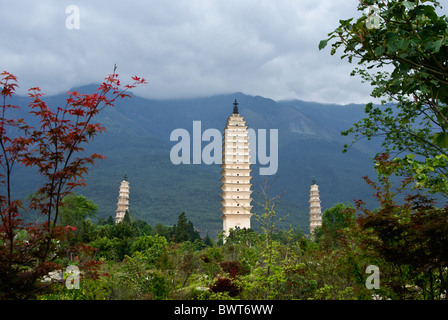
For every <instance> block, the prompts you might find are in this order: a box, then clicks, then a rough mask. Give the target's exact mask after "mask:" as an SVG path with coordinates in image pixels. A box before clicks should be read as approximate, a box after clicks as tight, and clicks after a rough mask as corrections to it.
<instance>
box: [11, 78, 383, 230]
mask: <svg viewBox="0 0 448 320" xmlns="http://www.w3.org/2000/svg"><path fill="white" fill-rule="evenodd" d="M95 88H96V87H94V86H93V85H87V86H82V87H77V88H72V89H70V90H69V91H74V90H76V91H78V92H80V93H91V92H94V90H95ZM131 95H132V99H126V100H122V101H117V103H116V106H115V107H114V108H110V109H105V110H104V111H103V112H102V113H100V114H99V116H98V118H97V120H96V121H97V122H99V123H102V124H103V125H104V126H105V127H106V132H105V133H104V134H102V135H100V136H97V137H96V138H95V139H94V141H93V142H92V143H90V144H89V145H88V146H87V148H86V151H87V152H95V153H100V154H103V155H105V156H106V157H107V160H104V161H99V162H98V163H97V164H96V165H95V166H94V167H92V168H91V169H90V171H89V174H88V175H87V177H86V179H85V180H86V183H87V186H86V187H84V188H81V189H79V190H77V192H78V193H79V194H83V195H85V196H86V197H88V198H89V199H92V200H93V201H94V202H95V203H97V204H98V205H99V211H98V216H99V217H107V216H114V215H115V209H116V203H117V196H118V188H119V184H120V181H121V180H122V177H123V174H124V172H127V175H128V180H129V181H130V197H131V199H130V203H131V207H130V212H131V215H133V216H134V217H135V218H139V219H144V220H146V221H147V222H148V223H150V224H152V225H155V224H157V223H162V224H167V225H172V224H174V223H175V222H176V220H177V216H178V215H179V214H180V213H181V212H182V211H184V212H186V214H187V217H188V218H189V219H190V220H191V221H192V222H193V223H194V225H195V226H196V227H197V228H198V229H199V230H200V231H201V233H202V234H205V233H209V234H210V235H212V236H216V235H217V233H219V231H221V229H222V221H221V219H220V201H221V199H220V186H221V185H220V179H221V176H220V167H219V165H209V166H207V165H205V164H200V165H193V164H189V165H184V164H180V165H174V164H172V163H171V161H170V150H171V148H172V147H173V146H174V145H175V144H176V143H177V142H176V141H170V133H171V132H172V131H173V130H175V129H179V128H181V129H185V130H187V131H188V132H189V133H190V135H192V126H193V121H201V129H202V132H204V130H206V129H208V128H214V129H218V130H219V131H220V132H221V133H222V132H223V130H224V127H225V123H226V121H227V118H228V117H229V116H230V115H231V112H232V108H233V101H234V99H237V101H238V103H239V111H240V114H241V115H242V116H244V118H245V120H246V121H247V125H248V126H249V127H250V128H253V129H255V130H258V129H266V130H269V129H277V130H278V134H279V140H278V171H277V173H276V175H275V178H274V177H273V176H268V177H267V178H268V180H269V181H274V179H275V182H274V184H273V186H272V190H271V191H272V194H270V196H271V197H273V196H275V195H277V194H279V193H282V192H285V195H284V197H283V199H282V201H281V203H280V205H279V207H278V215H279V217H284V216H286V215H287V214H288V213H289V216H288V217H287V218H286V219H285V221H284V222H283V223H282V226H283V227H289V226H291V227H293V228H296V227H297V226H298V227H300V228H301V229H302V230H303V231H304V232H307V229H308V197H309V187H310V185H311V181H312V178H313V177H316V179H317V182H318V185H319V187H320V190H321V201H322V205H323V209H325V208H329V207H332V206H333V205H334V204H336V203H338V202H344V203H345V202H346V201H352V200H354V199H359V198H363V199H365V198H366V197H367V196H368V197H369V198H371V192H370V190H369V189H368V187H367V186H366V185H365V183H364V182H363V181H362V179H361V177H362V176H364V175H371V174H372V173H373V170H372V168H373V166H372V161H371V159H372V157H373V155H374V154H375V150H374V149H375V148H374V147H375V145H374V144H355V145H354V146H353V147H352V148H351V149H350V150H349V152H348V153H346V154H343V153H342V149H343V145H344V143H347V142H350V137H342V136H341V135H340V132H341V131H342V130H345V129H347V125H348V124H351V123H354V122H356V121H358V120H359V119H361V117H362V116H363V109H364V108H363V106H361V105H346V106H341V105H334V104H332V105H326V104H320V103H314V102H305V101H301V100H292V101H274V100H272V99H269V98H264V97H261V96H250V95H245V94H243V93H241V92H236V93H233V94H221V95H213V96H210V97H201V98H188V99H172V100H169V99H164V100H153V99H146V98H142V97H139V96H136V95H134V94H132V93H131ZM46 99H47V101H48V102H49V104H50V106H54V105H56V104H58V103H63V102H65V100H64V99H65V95H64V94H61V95H56V96H49V97H46ZM19 100H20V102H21V103H22V104H23V103H24V99H19ZM22 106H23V105H22ZM207 144H208V142H202V148H203V147H204V146H205V145H207ZM268 150H269V149H268ZM259 167H260V164H256V165H254V166H253V170H252V172H253V173H254V177H253V185H254V187H253V188H254V190H259V189H260V184H261V183H262V177H261V176H259V175H258V174H257V172H258V168H259ZM34 178H35V177H34ZM25 180H27V179H26V178H24V177H23V176H22V177H21V180H20V181H25ZM28 180H29V181H30V182H32V181H34V180H33V179H28ZM30 184H33V183H30ZM28 187H29V188H28ZM24 189H29V190H26V192H28V191H29V192H31V190H32V188H31V186H27V188H24ZM254 194H255V192H254ZM254 211H255V212H256V213H261V212H262V208H261V207H260V206H257V205H255V207H254ZM252 221H253V224H254V226H256V225H257V222H256V219H254V218H252Z"/></svg>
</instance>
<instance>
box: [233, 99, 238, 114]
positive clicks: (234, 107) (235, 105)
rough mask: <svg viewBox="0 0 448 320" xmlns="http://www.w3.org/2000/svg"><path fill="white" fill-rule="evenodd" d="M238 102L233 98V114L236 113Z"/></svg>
mask: <svg viewBox="0 0 448 320" xmlns="http://www.w3.org/2000/svg"><path fill="white" fill-rule="evenodd" d="M238 113H239V112H238V102H237V101H236V99H235V102H234V103H233V114H238Z"/></svg>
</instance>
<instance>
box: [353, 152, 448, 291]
mask: <svg viewBox="0 0 448 320" xmlns="http://www.w3.org/2000/svg"><path fill="white" fill-rule="evenodd" d="M377 162H378V167H377V171H378V175H379V179H378V180H379V183H376V182H374V181H372V180H371V179H369V178H368V177H365V180H366V181H367V183H368V184H369V185H370V186H371V187H372V188H373V189H374V190H375V191H376V192H375V197H376V198H377V200H378V201H379V203H380V207H379V208H378V209H377V210H374V211H372V210H370V209H368V208H366V207H365V205H364V203H363V202H362V201H357V204H356V205H357V209H358V210H359V211H361V212H362V214H360V215H359V216H358V225H359V226H360V228H361V230H362V232H363V237H362V241H363V244H362V246H363V248H365V249H366V250H372V249H373V251H374V252H375V253H376V254H377V255H378V256H379V257H380V258H381V259H383V260H384V261H385V262H387V263H388V264H389V265H390V266H391V267H392V270H393V271H392V272H391V273H390V274H389V277H386V280H385V281H382V285H387V286H389V287H390V288H391V289H392V290H393V292H394V293H395V294H396V297H398V298H400V299H408V298H419V297H422V298H423V299H431V300H433V299H441V298H443V297H445V299H446V294H447V293H448V281H447V280H448V271H447V270H448V251H447V250H446V248H447V246H448V237H447V234H448V208H447V207H445V208H442V209H438V208H436V207H435V202H434V200H433V199H430V198H428V197H427V196H426V195H422V194H420V193H416V194H415V193H414V194H409V195H408V196H406V197H405V199H404V203H403V204H400V202H399V201H398V200H397V199H396V198H397V196H399V195H400V194H401V193H402V192H403V191H404V190H406V186H408V185H409V184H410V183H411V182H412V180H413V178H408V179H405V180H403V182H402V184H401V185H400V186H399V187H398V188H396V190H394V189H393V188H392V183H391V181H390V177H391V176H392V175H394V174H396V173H397V172H398V167H399V164H397V163H396V162H394V161H391V160H390V159H389V156H388V155H385V154H383V155H381V156H380V157H377ZM383 271H384V268H383ZM415 285H417V286H418V287H417V288H418V291H417V294H419V295H418V296H415V293H412V291H411V290H410V289H409V288H413V289H414V287H413V286H415ZM414 291H415V290H414Z"/></svg>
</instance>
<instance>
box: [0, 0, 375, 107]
mask: <svg viewBox="0 0 448 320" xmlns="http://www.w3.org/2000/svg"><path fill="white" fill-rule="evenodd" d="M358 3H359V1H358V0H235V1H233V0H139V1H105V0H104V1H103V0H101V1H97V0H95V1H91V0H89V1H76V0H72V1H55V0H54V1H50V0H47V1H43V0H39V1H36V0H35V1H22V0H17V1H3V0H2V1H0V39H1V49H0V69H1V70H0V71H3V70H6V71H8V72H11V73H13V74H15V75H16V76H18V78H19V85H20V87H21V90H22V91H21V92H25V90H26V89H28V88H30V87H33V86H40V87H41V88H42V89H43V90H44V92H45V93H47V94H54V93H60V92H64V91H67V90H68V89H70V88H71V87H74V86H78V85H83V84H89V83H93V82H100V81H102V79H103V78H104V77H105V76H106V75H107V74H109V73H111V72H112V70H113V66H114V64H115V63H116V64H117V66H118V73H119V74H120V78H121V79H122V81H125V80H126V79H128V78H129V77H130V76H132V75H139V76H142V77H144V78H146V79H147V80H148V84H147V85H146V86H144V87H142V88H140V89H139V90H137V91H135V93H136V94H137V95H140V96H144V97H148V98H184V97H197V96H210V95H213V94H220V93H232V92H236V91H240V92H243V93H245V94H250V95H260V96H263V97H267V98H271V99H274V100H280V99H302V100H307V101H317V102H329V103H338V104H346V103H351V102H354V103H363V102H368V101H370V100H371V99H370V97H369V93H370V91H371V88H370V86H369V85H367V84H361V81H360V80H361V79H360V78H358V77H350V71H351V70H352V69H353V68H354V67H355V65H350V64H349V63H348V62H347V61H346V60H340V59H339V58H338V57H336V56H331V55H330V53H329V51H330V50H329V47H327V48H326V49H325V50H322V51H319V50H318V44H319V41H320V40H322V39H324V38H326V35H327V33H329V32H330V31H332V30H334V29H335V28H336V27H337V26H338V21H339V19H346V18H350V17H353V16H359V15H360V13H359V12H357V11H356V7H357V4H358ZM69 5H76V6H77V8H79V29H68V28H67V26H66V20H67V18H69V17H71V14H72V13H70V14H69V13H66V8H67V7H68V6H69ZM69 20H70V21H71V19H69Z"/></svg>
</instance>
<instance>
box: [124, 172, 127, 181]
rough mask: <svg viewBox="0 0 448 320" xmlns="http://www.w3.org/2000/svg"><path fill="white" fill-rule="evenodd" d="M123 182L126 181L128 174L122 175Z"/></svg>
mask: <svg viewBox="0 0 448 320" xmlns="http://www.w3.org/2000/svg"><path fill="white" fill-rule="evenodd" d="M123 180H125V181H128V174H127V173H126V172H125V173H124V177H123Z"/></svg>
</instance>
